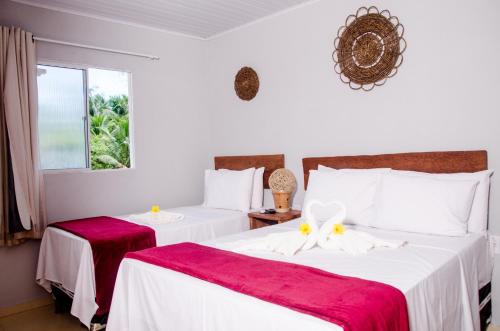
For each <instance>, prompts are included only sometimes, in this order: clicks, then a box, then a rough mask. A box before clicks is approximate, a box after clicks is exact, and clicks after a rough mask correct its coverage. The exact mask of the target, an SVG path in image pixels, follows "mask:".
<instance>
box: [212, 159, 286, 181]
mask: <svg viewBox="0 0 500 331" xmlns="http://www.w3.org/2000/svg"><path fill="white" fill-rule="evenodd" d="M214 163H215V170H218V169H230V170H243V169H248V168H252V167H255V168H260V167H265V168H266V169H265V170H264V188H269V183H268V181H269V176H271V173H272V172H273V171H274V170H276V169H279V168H284V167H285V155H284V154H276V155H244V156H216V157H214Z"/></svg>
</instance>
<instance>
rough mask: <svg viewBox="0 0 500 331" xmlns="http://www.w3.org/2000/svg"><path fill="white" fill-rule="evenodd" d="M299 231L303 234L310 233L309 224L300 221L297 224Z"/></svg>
mask: <svg viewBox="0 0 500 331" xmlns="http://www.w3.org/2000/svg"><path fill="white" fill-rule="evenodd" d="M299 231H300V233H302V234H303V235H304V236H307V235H309V233H311V226H310V225H309V224H307V223H302V224H300V226H299Z"/></svg>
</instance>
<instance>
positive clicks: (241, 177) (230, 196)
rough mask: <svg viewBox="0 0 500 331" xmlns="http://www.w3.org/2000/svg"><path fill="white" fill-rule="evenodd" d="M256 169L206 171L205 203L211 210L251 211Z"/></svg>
mask: <svg viewBox="0 0 500 331" xmlns="http://www.w3.org/2000/svg"><path fill="white" fill-rule="evenodd" d="M254 172H255V168H249V169H246V170H242V171H233V170H224V171H217V170H205V202H204V206H206V207H209V208H220V209H231V210H241V211H244V212H247V211H248V210H249V209H250V199H251V197H252V187H253V175H254Z"/></svg>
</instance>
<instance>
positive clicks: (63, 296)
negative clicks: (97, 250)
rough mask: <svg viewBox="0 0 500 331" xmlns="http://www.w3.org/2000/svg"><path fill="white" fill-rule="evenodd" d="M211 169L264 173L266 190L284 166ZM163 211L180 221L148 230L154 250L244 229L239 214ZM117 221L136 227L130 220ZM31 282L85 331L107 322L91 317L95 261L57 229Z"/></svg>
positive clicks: (81, 243)
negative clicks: (50, 295)
mask: <svg viewBox="0 0 500 331" xmlns="http://www.w3.org/2000/svg"><path fill="white" fill-rule="evenodd" d="M214 165H215V169H216V170H217V169H229V170H242V169H246V168H251V167H265V170H264V175H263V178H264V187H265V188H267V187H268V186H267V178H268V177H269V175H270V173H271V172H272V171H274V170H275V169H277V168H282V167H283V166H284V156H283V155H255V156H218V157H215V158H214ZM167 211H168V212H172V213H178V214H182V215H184V219H183V220H182V221H178V222H172V223H168V224H147V226H148V227H150V228H152V229H153V230H154V233H155V237H156V243H157V245H167V244H174V243H178V242H183V241H192V242H200V241H204V240H209V239H213V238H217V237H220V236H224V235H229V234H233V233H238V232H242V231H245V230H248V228H249V225H248V217H247V213H246V212H242V211H234V210H223V209H215V208H208V207H204V206H188V207H179V208H171V209H168V210H167ZM116 218H118V219H121V220H125V221H128V222H132V223H139V222H137V221H136V220H135V219H134V218H132V217H130V216H118V217H116ZM141 225H144V224H142V223H141ZM36 280H37V282H38V284H40V285H41V286H42V287H44V288H45V289H46V290H47V291H49V292H52V293H53V294H54V296H55V297H56V308H57V309H59V310H64V309H66V310H67V309H68V308H69V307H70V308H69V309H70V311H71V314H72V315H74V316H76V317H78V318H79V319H80V321H81V322H82V323H83V324H84V325H86V326H87V327H89V328H90V327H91V328H93V329H99V328H100V327H101V326H102V325H104V323H105V320H106V318H107V316H105V315H104V316H95V314H96V312H97V310H98V308H99V307H98V305H97V303H96V299H95V297H96V282H95V272H94V261H93V255H92V248H91V245H90V244H89V242H88V241H87V240H86V239H84V238H81V237H79V236H77V235H75V234H72V233H70V232H68V231H64V230H62V229H59V228H55V227H49V228H47V230H46V231H45V233H44V236H43V239H42V243H41V248H40V254H39V261H38V268H37V275H36ZM67 306H69V307H68V308H66V307H67Z"/></svg>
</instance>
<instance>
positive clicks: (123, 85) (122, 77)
mask: <svg viewBox="0 0 500 331" xmlns="http://www.w3.org/2000/svg"><path fill="white" fill-rule="evenodd" d="M88 80H89V115H90V161H91V162H90V163H91V168H92V169H117V168H129V167H130V147H129V145H130V139H129V103H128V96H129V91H128V86H129V74H128V73H127V72H120V71H111V70H101V69H88Z"/></svg>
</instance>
